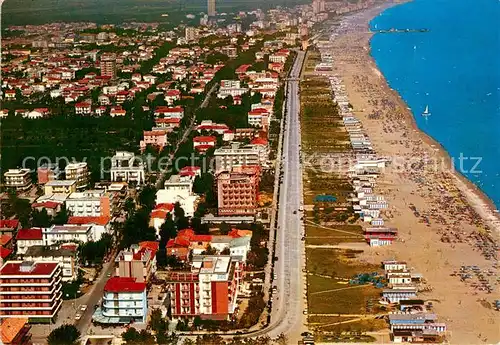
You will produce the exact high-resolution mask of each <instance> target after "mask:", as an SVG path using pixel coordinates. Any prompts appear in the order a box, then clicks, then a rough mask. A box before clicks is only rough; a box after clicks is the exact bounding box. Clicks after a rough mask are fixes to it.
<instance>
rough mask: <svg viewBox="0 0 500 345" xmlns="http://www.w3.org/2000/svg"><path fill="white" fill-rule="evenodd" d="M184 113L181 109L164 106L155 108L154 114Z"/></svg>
mask: <svg viewBox="0 0 500 345" xmlns="http://www.w3.org/2000/svg"><path fill="white" fill-rule="evenodd" d="M182 112H184V108H183V107H165V106H159V107H156V109H155V113H182Z"/></svg>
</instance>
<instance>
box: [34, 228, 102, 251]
mask: <svg viewBox="0 0 500 345" xmlns="http://www.w3.org/2000/svg"><path fill="white" fill-rule="evenodd" d="M95 230H96V228H94V227H93V226H92V225H90V224H88V225H76V224H65V225H52V226H51V227H50V228H42V236H43V244H44V245H45V246H50V245H54V244H56V243H57V242H59V241H67V242H71V241H80V242H83V243H86V242H89V241H98V240H99V239H100V238H101V234H98V233H96V231H95Z"/></svg>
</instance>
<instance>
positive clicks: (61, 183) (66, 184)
mask: <svg viewBox="0 0 500 345" xmlns="http://www.w3.org/2000/svg"><path fill="white" fill-rule="evenodd" d="M74 184H76V180H52V181H49V182H47V183H46V184H45V185H46V186H49V187H70V186H72V185H74Z"/></svg>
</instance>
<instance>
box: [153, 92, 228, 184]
mask: <svg viewBox="0 0 500 345" xmlns="http://www.w3.org/2000/svg"><path fill="white" fill-rule="evenodd" d="M218 86H219V84H218V83H214V85H213V86H212V88H211V89H210V90H209V91H208V92H207V94H206V95H205V98H204V99H203V102H201V104H200V106H199V107H198V108H197V109H196V110H195V111H194V112H193V115H192V117H191V121H190V122H189V125H188V126H187V128H186V130H185V131H184V134H183V135H182V138H181V140H179V141H178V142H177V145H176V147H175V150H174V152H172V154H170V161H169V163H168V167H167V169H165V171H160V172H159V173H158V176H157V182H156V188H157V189H160V188H163V176H164V175H165V174H166V172H167V171H168V170H169V169H168V168H169V167H170V166H171V164H172V163H173V162H172V159H174V157H175V154H176V153H177V150H179V147H180V146H181V145H182V144H183V143H184V142H185V141H186V140H187V138H188V137H189V135H190V134H191V132H192V131H193V128H194V124H195V121H196V111H197V110H198V109H202V108H205V107H206V106H207V105H208V102H209V101H210V97H212V93H213V92H214V91H215V90H217V87H218ZM188 158H189V157H188Z"/></svg>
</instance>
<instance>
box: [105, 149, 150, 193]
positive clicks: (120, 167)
mask: <svg viewBox="0 0 500 345" xmlns="http://www.w3.org/2000/svg"><path fill="white" fill-rule="evenodd" d="M110 173H111V181H114V182H122V181H124V182H127V183H130V182H135V183H137V184H139V185H140V184H143V183H144V182H145V178H146V167H145V164H144V162H143V161H142V160H141V159H139V158H138V157H136V156H135V155H134V154H133V153H132V152H126V151H117V152H116V154H115V155H114V156H113V157H112V158H111V170H110Z"/></svg>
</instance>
